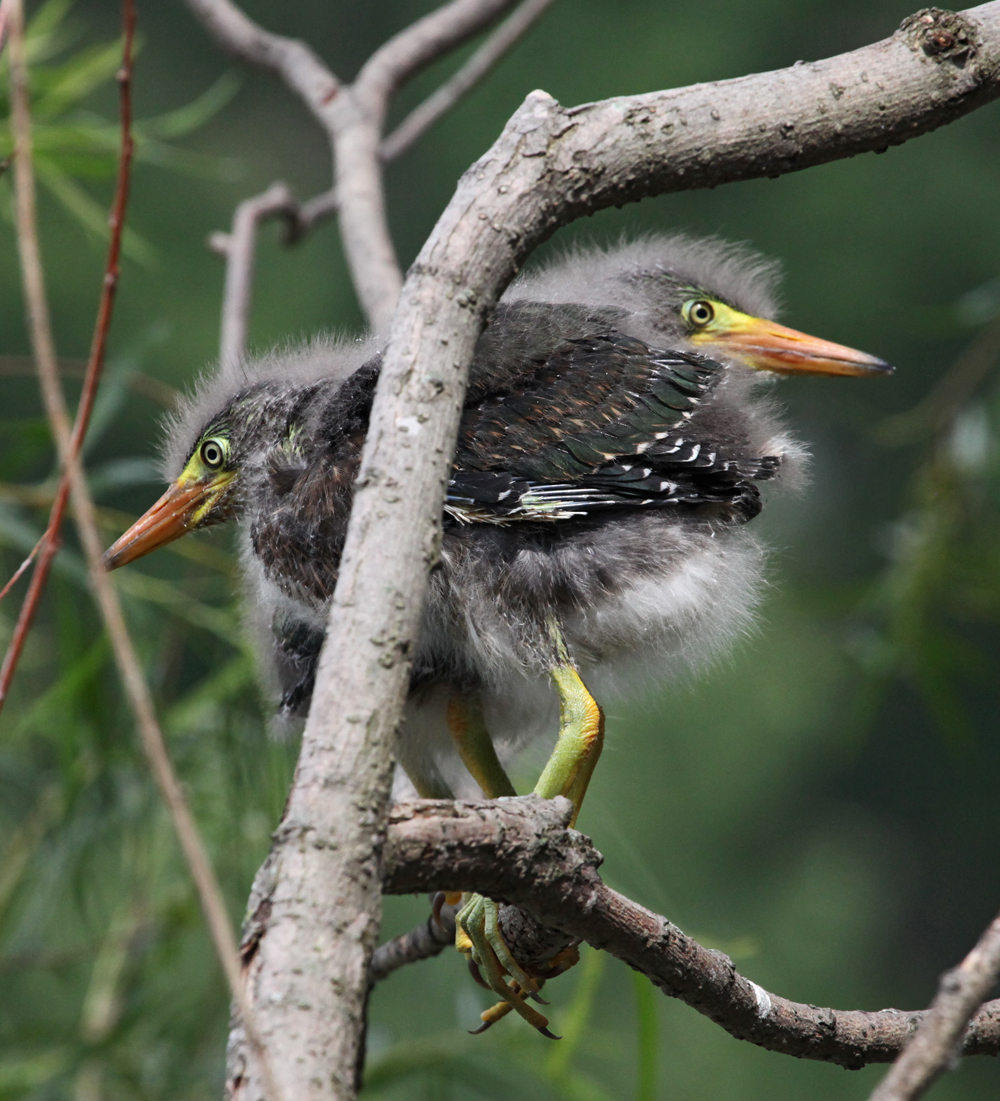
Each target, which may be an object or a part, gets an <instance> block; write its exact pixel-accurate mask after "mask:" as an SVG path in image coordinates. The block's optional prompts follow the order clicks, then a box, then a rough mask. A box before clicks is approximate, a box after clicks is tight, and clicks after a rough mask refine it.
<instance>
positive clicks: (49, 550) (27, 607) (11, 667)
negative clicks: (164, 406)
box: [0, 0, 135, 708]
mask: <svg viewBox="0 0 1000 1101" xmlns="http://www.w3.org/2000/svg"><path fill="white" fill-rule="evenodd" d="M122 32H123V39H124V45H123V49H122V65H121V68H120V69H119V70H118V86H119V90H120V94H119V98H120V102H121V120H122V123H121V128H122V144H121V153H120V155H119V158H118V179H117V183H116V185H115V198H114V202H113V204H112V206H111V217H110V219H109V222H110V226H111V240H110V242H109V244H108V262H107V265H106V267H105V269H104V283H103V286H102V288H101V300H100V303H99V304H98V307H97V320H96V322H95V324H94V337H93V340H92V341H91V345H90V358H89V359H88V360H87V370H86V373H85V374H84V378H83V392H82V393H81V395H80V404H79V406H78V407H77V412H76V420H75V421H74V423H73V435H72V439H71V445H70V449H71V454H72V455H74V456H76V455H79V453H80V448H81V447H82V446H83V440H84V436H85V435H86V433H87V425H88V424H89V423H90V414H91V412H92V411H93V408H94V399H95V398H96V397H97V387H98V385H99V383H100V380H101V371H102V369H103V367H104V354H105V351H106V350H107V344H108V331H109V329H110V328H111V315H112V311H113V310H114V304H115V291H116V290H117V289H118V274H119V260H120V258H121V246H122V235H123V232H124V228H125V210H126V208H127V206H128V195H129V183H130V181H131V169H132V150H133V141H132V54H133V48H134V42H135V3H134V0H122ZM68 501H69V473H68V470H67V469H65V468H64V470H63V473H62V477H61V478H60V480H59V488H58V490H57V491H56V496H55V500H54V501H53V502H52V509H51V511H50V512H49V523H48V526H47V527H46V529H45V534H44V535H43V536H42V538H41V540H40V541H39V543H38V545H37V546H36V547H35V549H34V550H33V551H32V552H31V555H29V556H28V559H27V560H26V562H24V563H22V564H21V567H20V568H19V569H18V571H17V573H16V574H15V575H14V577H13V578H12V579H11V581H10V582H8V584H7V585H6V586H5V587H4V589H3V592H2V593H0V598H2V597H3V596H4V595H5V594H6V592H7V591H8V589H9V588H10V586H11V585H12V584H13V582H14V581H16V580H17V578H18V577H19V576H20V575H21V573H23V571H24V569H25V567H26V565H27V562H30V561H31V558H32V557H33V556H34V555H36V554H38V560H37V562H36V563H35V570H34V573H33V574H32V576H31V584H30V585H29V586H28V592H27V594H26V595H25V598H24V603H23V604H22V605H21V614H20V615H19V616H18V619H17V625H16V626H15V628H14V633H13V635H12V637H11V640H10V645H9V646H8V647H7V653H6V654H5V655H4V660H3V666H2V667H0V708H2V707H3V703H4V701H5V700H6V698H7V692H8V689H9V688H10V682H11V680H12V679H13V676H14V672H15V670H16V669H17V663H18V661H19V660H20V657H21V652H22V650H23V649H24V643H25V640H26V639H27V637H28V632H29V631H30V630H31V624H32V622H33V621H34V618H35V613H36V612H37V610H38V604H39V601H40V600H41V597H42V592H43V590H44V589H45V582H46V581H47V580H48V576H49V571H50V570H51V568H52V560H53V559H54V558H55V555H56V551H57V550H58V549H59V542H60V541H59V529H60V528H61V526H62V522H63V517H64V516H65V514H66V504H67V502H68ZM39 552H40V553H39Z"/></svg>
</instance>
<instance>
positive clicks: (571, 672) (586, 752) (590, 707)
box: [535, 628, 604, 826]
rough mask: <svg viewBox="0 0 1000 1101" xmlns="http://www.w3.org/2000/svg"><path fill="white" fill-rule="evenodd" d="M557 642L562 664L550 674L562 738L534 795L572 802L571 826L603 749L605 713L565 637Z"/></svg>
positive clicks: (540, 777)
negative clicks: (575, 663) (573, 659)
mask: <svg viewBox="0 0 1000 1101" xmlns="http://www.w3.org/2000/svg"><path fill="white" fill-rule="evenodd" d="M554 630H557V628H554ZM555 640H556V643H557V653H558V656H559V658H560V661H559V664H557V665H554V666H553V667H552V669H551V670H550V671H549V675H550V676H551V677H552V683H553V684H554V685H555V686H556V691H557V692H558V693H559V737H558V739H557V740H556V747H555V749H554V750H553V751H552V756H551V757H550V758H549V761H548V764H547V765H546V766H545V769H544V771H543V772H542V774H541V776H539V778H538V783H537V784H536V785H535V794H536V795H541V796H542V798H543V799H554V798H555V797H556V796H557V795H565V796H566V798H567V799H569V800H571V801H572V803H573V806H574V808H575V810H574V812H573V818H572V821H571V822H570V825H571V826H572V825H575V824H576V819H577V815H578V814H579V813H580V807H581V805H582V803H583V797H584V795H586V794H587V785H588V784H589V783H590V777H591V776H592V775H593V772H594V767H595V766H596V764H597V761H598V758H599V757H600V756H601V750H602V749H603V748H604V712H603V711H602V710H601V707H600V704H598V702H597V700H595V699H594V697H593V696H592V695H591V694H590V692H588V691H587V686H586V685H585V684H584V683H583V681H582V680H581V679H580V674H579V673H578V672H577V671H576V669H575V668H574V666H573V664H572V662H571V661H570V659H569V656H568V654H567V653H566V648H565V646H564V645H563V642H562V635H561V634H556V635H555Z"/></svg>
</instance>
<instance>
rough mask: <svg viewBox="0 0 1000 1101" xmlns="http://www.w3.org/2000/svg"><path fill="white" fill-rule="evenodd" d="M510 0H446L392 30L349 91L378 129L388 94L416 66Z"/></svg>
mask: <svg viewBox="0 0 1000 1101" xmlns="http://www.w3.org/2000/svg"><path fill="white" fill-rule="evenodd" d="M514 2H515V0H451V3H448V4H442V5H441V7H440V8H437V9H436V10H435V11H432V12H431V13H430V14H429V15H425V16H424V17H423V19H418V20H417V21H416V22H415V23H411V24H410V25H409V26H408V27H407V28H406V29H405V30H402V31H400V32H399V34H396V35H393V36H392V38H390V39H389V41H388V42H386V43H385V45H384V46H380V47H379V48H378V49H377V50H376V51H375V52H374V53H373V54H372V55H371V57H370V58H369V59H368V60H367V61H366V62H365V63H364V65H362V66H361V70H360V72H359V73H358V75H357V77H356V78H355V81H354V84H353V85H352V92H353V93H354V95H355V96H356V97H357V98H358V100H359V101H360V102H361V103H362V104H363V105H364V107H365V109H366V110H369V111H371V112H372V114H373V121H375V122H376V124H377V126H378V128H379V130H380V131H381V127H382V120H383V119H384V117H385V110H386V107H387V106H388V104H389V100H390V99H391V98H392V96H393V95H394V94H395V93H396V92H397V91H398V90H399V89H400V88H401V87H402V86H403V85H404V84H405V83H406V82H407V81H408V80H412V79H413V77H415V76H416V75H417V73H419V72H420V71H421V70H422V69H425V68H427V66H428V65H430V64H432V63H433V62H435V61H437V60H438V58H440V57H444V55H445V54H447V53H449V52H450V51H451V50H454V49H456V48H457V47H459V46H461V45H462V43H463V42H468V40H469V39H470V38H472V37H473V36H474V35H477V34H478V33H479V32H480V31H481V30H483V29H484V28H485V27H488V26H489V25H490V24H491V23H492V22H494V21H495V20H497V19H499V18H500V16H501V15H503V13H504V12H505V11H506V10H507V9H508V8H511V7H513V6H514Z"/></svg>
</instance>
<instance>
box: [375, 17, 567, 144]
mask: <svg viewBox="0 0 1000 1101" xmlns="http://www.w3.org/2000/svg"><path fill="white" fill-rule="evenodd" d="M552 3H553V0H524V3H523V4H521V6H520V7H519V8H517V9H516V10H515V11H514V13H513V14H512V15H511V17H510V18H509V19H507V20H505V21H504V22H503V23H501V24H500V26H499V27H497V29H496V30H495V31H494V32H493V33H492V34H491V35H490V36H489V38H487V39H486V41H485V42H484V43H483V44H482V45H481V46H480V47H479V49H478V50H476V52H475V53H474V54H473V55H472V56H471V57H470V58H469V60H468V61H466V63H465V64H464V65H463V66H462V67H461V68H460V69H459V70H458V72H456V73H455V74H454V75H453V76H452V77H450V78H449V79H448V80H446V81H445V82H444V84H442V85H441V87H440V88H438V89H437V91H436V92H432V93H431V94H430V95H429V96H428V97H427V99H425V100H424V101H423V103H421V104H420V105H419V106H417V107H415V108H414V109H413V110H412V111H411V112H410V113H409V114H408V115H407V116H406V118H405V119H403V121H402V122H401V123H400V124H399V125H398V126H397V127H396V129H395V130H393V132H392V133H391V134H390V135H389V136H388V137H387V138H386V139H385V140H384V141H383V142H382V145H381V148H380V149H379V156H380V157H381V158H382V160H383V162H384V163H386V164H388V162H389V161H394V160H395V159H396V158H397V157H399V156H402V154H403V153H405V152H406V151H407V149H409V148H410V147H411V146H412V145H413V144H414V142H416V141H417V140H418V139H419V138H420V137H421V136H422V135H423V134H424V133H426V131H428V130H429V129H430V128H431V127H432V126H433V125H434V123H435V122H437V120H438V119H439V118H441V116H442V115H444V114H447V112H448V111H450V110H451V109H452V107H454V106H455V104H456V103H458V101H459V100H460V99H461V98H462V97H463V96H464V95H466V94H467V93H468V92H469V91H471V90H472V89H473V88H474V87H475V86H476V85H477V84H478V83H479V82H480V81H481V80H482V79H483V77H484V76H486V74H487V73H488V72H489V71H490V69H492V68H493V66H494V65H496V63H497V62H498V61H499V60H500V58H502V57H503V55H504V54H505V53H507V51H508V50H509V49H511V48H512V47H513V46H514V45H515V44H516V43H517V42H519V41H520V40H521V38H523V37H524V35H525V34H526V33H527V32H528V31H529V30H530V29H531V27H532V26H533V25H534V23H535V22H536V21H537V20H538V18H539V17H540V16H541V15H542V13H543V12H544V11H545V10H546V9H547V8H549V7H551V6H552Z"/></svg>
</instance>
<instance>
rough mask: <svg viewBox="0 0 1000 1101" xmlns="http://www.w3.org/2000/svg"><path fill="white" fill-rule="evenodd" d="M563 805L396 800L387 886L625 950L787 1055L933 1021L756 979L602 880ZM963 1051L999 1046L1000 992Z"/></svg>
mask: <svg viewBox="0 0 1000 1101" xmlns="http://www.w3.org/2000/svg"><path fill="white" fill-rule="evenodd" d="M571 813H572V808H571V806H570V804H569V803H568V801H567V800H558V799H557V800H551V801H546V800H540V799H538V798H537V797H536V796H532V795H529V796H525V797H520V798H517V799H498V800H495V801H492V802H480V803H472V802H455V803H453V802H450V801H445V800H420V801H414V802H409V803H400V804H397V805H396V806H395V807H393V808H392V811H391V813H390V816H389V831H388V834H387V837H386V847H385V858H384V866H385V877H386V878H385V889H386V891H387V892H388V893H390V894H409V893H411V892H414V891H426V890H453V889H456V888H457V887H458V886H462V887H464V888H465V889H466V890H475V891H485V892H487V893H488V894H489V895H490V896H491V897H493V898H496V899H501V900H503V901H505V902H509V903H512V904H516V905H517V906H518V907H519V908H521V909H523V910H525V911H527V912H528V913H529V914H530V915H531V916H532V917H533V918H535V919H536V920H537V921H539V922H541V923H542V924H544V925H547V926H550V927H555V928H558V929H560V930H562V931H563V932H564V933H567V934H569V935H570V936H573V937H579V938H580V939H581V940H585V941H587V943H588V944H592V945H593V946H594V947H595V948H601V949H603V950H604V951H606V952H609V953H610V954H611V955H613V956H616V957H617V958H618V959H620V960H623V961H624V962H625V963H627V964H628V965H629V966H630V967H632V968H634V969H635V970H636V971H640V972H642V973H643V974H645V975H647V976H648V977H649V978H650V979H651V980H652V981H653V982H654V983H655V984H656V985H657V986H659V987H660V989H661V990H663V992H664V993H665V994H667V995H668V996H670V997H673V998H679V999H680V1000H681V1001H683V1002H685V1003H686V1004H688V1005H690V1006H691V1007H692V1008H694V1009H697V1010H698V1012H699V1013H703V1014H705V1016H707V1017H709V1018H711V1019H712V1020H713V1021H715V1022H716V1023H717V1024H719V1025H721V1026H722V1027H723V1028H724V1029H726V1031H727V1032H729V1033H731V1034H732V1035H733V1036H735V1037H737V1039H740V1040H747V1041H749V1042H750V1043H752V1044H757V1045H758V1046H760V1047H764V1048H767V1049H768V1050H770V1051H778V1052H782V1053H783V1054H786V1055H794V1056H797V1057H799V1058H803V1059H816V1060H820V1061H823V1062H830V1063H837V1064H839V1065H840V1066H844V1067H849V1068H852V1069H856V1068H859V1067H862V1066H865V1065H867V1064H868V1063H887V1062H890V1061H891V1060H892V1059H894V1058H895V1057H896V1055H897V1054H898V1053H899V1052H900V1051H901V1050H902V1049H903V1048H904V1047H905V1046H906V1044H907V1043H908V1042H909V1040H910V1038H911V1037H912V1036H913V1032H914V1029H916V1028H917V1026H918V1025H919V1024H921V1022H926V1024H927V1025H930V1024H931V1022H932V1018H933V1013H934V1011H933V1009H932V1010H931V1011H930V1012H928V1011H916V1012H904V1011H901V1010H898V1009H883V1010H878V1011H874V1012H862V1011H860V1010H834V1009H824V1008H820V1007H817V1006H814V1005H804V1004H802V1003H800V1002H793V1001H789V1000H788V999H787V998H782V997H780V996H779V995H777V994H771V993H769V992H768V991H766V990H764V989H762V988H761V987H760V986H758V985H757V984H756V983H754V982H753V981H751V980H750V979H747V978H745V977H744V976H742V975H740V974H739V972H737V970H736V968H735V967H734V965H733V962H732V960H730V959H729V958H728V956H726V955H724V954H723V953H721V952H717V951H713V950H710V949H707V948H703V947H702V946H701V945H700V944H698V942H697V941H695V940H692V938H691V937H688V936H686V935H685V934H684V933H682V932H681V930H680V929H678V928H677V926H676V925H673V924H672V923H671V922H670V921H668V920H667V919H666V918H664V917H661V916H660V915H658V914H654V913H652V912H651V911H649V910H647V909H645V907H643V906H639V905H638V904H637V903H635V902H632V901H630V900H629V899H627V898H625V897H624V896H623V895H620V894H619V893H618V892H617V891H613V890H611V888H609V887H607V886H605V885H604V883H603V882H602V881H601V878H600V876H599V875H598V873H597V869H598V867H599V866H600V864H601V862H602V859H603V858H602V857H601V855H600V853H598V852H597V851H596V850H595V849H594V847H593V844H592V842H591V841H590V839H589V838H588V837H585V836H584V835H583V834H581V833H578V832H577V831H576V830H571V829H567V827H566V824H567V823H568V821H569V819H570V814H571ZM991 930H993V932H992V942H991V944H990V948H989V952H990V954H991V955H990V964H992V963H995V962H996V961H997V957H996V956H995V955H994V954H995V953H997V952H998V946H1000V921H998V922H996V923H994V926H992V927H991ZM985 939H986V938H984V941H985ZM982 946H983V942H980V947H982ZM971 959H972V957H971V956H970V957H969V960H967V961H966V963H967V964H968V963H969V962H970V961H971ZM983 965H984V959H983V958H982V957H980V958H979V959H978V960H977V961H975V963H973V964H971V965H970V967H969V974H968V975H967V976H966V977H965V978H964V979H963V983H965V982H967V979H968V978H970V977H971V975H972V974H973V973H974V974H975V976H976V979H975V981H976V982H977V983H978V984H979V985H978V987H977V991H978V990H981V991H982V996H985V993H986V991H988V989H989V985H988V983H987V985H986V987H985V988H983V986H982V982H983V981H984V978H988V971H984V968H983ZM962 966H963V967H965V964H963V965H962ZM959 970H960V969H959ZM951 974H952V975H954V974H955V972H952V973H951ZM946 981H947V977H946ZM971 997H975V995H971ZM981 1000H982V998H981V997H980V999H979V1000H978V1001H975V1002H974V1004H971V1003H970V999H969V998H967V999H966V1000H965V1001H964V1002H963V1007H964V1008H968V1007H969V1005H970V1004H971V1008H969V1009H968V1013H967V1014H966V1015H965V1016H964V1017H963V1018H962V1021H961V1023H960V1024H959V1025H958V1028H957V1031H953V1033H952V1035H951V1037H950V1040H951V1046H950V1047H947V1048H946V1049H944V1053H945V1058H946V1059H947V1058H951V1057H953V1056H954V1055H955V1053H956V1048H957V1047H958V1046H959V1045H960V1041H961V1034H962V1031H963V1029H964V1027H965V1024H966V1022H967V1021H968V1020H969V1018H970V1017H971V1016H972V1014H973V1013H974V1012H975V1010H976V1008H977V1007H978V1006H979V1004H980V1001H981ZM918 1035H920V1033H918ZM908 1050H909V1049H908ZM963 1050H964V1053H965V1054H968V1055H996V1054H998V1053H1000V1001H996V1002H990V1003H988V1004H987V1005H986V1006H984V1007H983V1008H982V1010H981V1011H980V1012H979V1013H978V1014H977V1015H976V1018H975V1021H974V1022H973V1025H972V1027H971V1028H970V1030H969V1031H968V1033H967V1035H966V1039H965V1046H964V1049H963ZM901 1063H902V1060H901V1061H900V1064H898V1065H901ZM911 1096H912V1097H916V1096H918V1095H917V1094H912V1095H911V1094H908V1093H907V1094H898V1095H897V1094H895V1093H893V1094H886V1095H885V1098H884V1099H883V1098H882V1097H881V1096H880V1095H873V1098H872V1101H876V1097H877V1098H878V1101H889V1099H890V1098H891V1099H892V1101H909V1099H910V1098H911Z"/></svg>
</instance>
